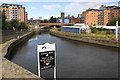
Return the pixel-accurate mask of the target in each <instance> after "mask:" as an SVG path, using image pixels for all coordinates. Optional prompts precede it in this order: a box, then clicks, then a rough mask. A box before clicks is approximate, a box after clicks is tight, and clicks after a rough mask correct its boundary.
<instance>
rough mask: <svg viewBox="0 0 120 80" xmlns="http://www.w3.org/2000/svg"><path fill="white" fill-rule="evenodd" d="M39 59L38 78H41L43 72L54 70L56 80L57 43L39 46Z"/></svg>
mask: <svg viewBox="0 0 120 80" xmlns="http://www.w3.org/2000/svg"><path fill="white" fill-rule="evenodd" d="M37 57H38V76H39V77H40V76H41V75H40V74H41V73H40V71H41V70H46V69H49V68H54V79H55V80H56V50H55V43H53V44H49V43H45V44H43V45H38V46H37Z"/></svg>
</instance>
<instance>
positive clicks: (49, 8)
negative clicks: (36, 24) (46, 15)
mask: <svg viewBox="0 0 120 80" xmlns="http://www.w3.org/2000/svg"><path fill="white" fill-rule="evenodd" d="M43 7H44V8H45V9H48V10H54V9H56V8H60V7H61V5H43Z"/></svg>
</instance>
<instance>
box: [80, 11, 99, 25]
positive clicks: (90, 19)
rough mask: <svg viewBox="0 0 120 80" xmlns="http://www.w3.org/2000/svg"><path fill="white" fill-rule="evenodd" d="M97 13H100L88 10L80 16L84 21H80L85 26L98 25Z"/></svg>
mask: <svg viewBox="0 0 120 80" xmlns="http://www.w3.org/2000/svg"><path fill="white" fill-rule="evenodd" d="M99 13H100V12H99V10H97V9H88V10H86V11H85V12H83V14H82V19H84V20H82V21H84V23H85V24H86V25H98V14H99ZM80 21H81V20H80ZM82 23H83V22H82Z"/></svg>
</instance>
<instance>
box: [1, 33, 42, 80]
mask: <svg viewBox="0 0 120 80" xmlns="http://www.w3.org/2000/svg"><path fill="white" fill-rule="evenodd" d="M33 34H34V32H28V33H25V34H23V35H22V36H20V37H19V38H14V39H11V40H9V41H6V42H5V43H3V44H0V52H1V54H0V56H1V58H2V60H0V63H2V64H1V65H0V67H1V68H0V69H1V70H0V72H1V73H0V74H2V75H1V76H0V77H2V78H3V80H4V79H6V78H7V79H8V78H10V79H14V80H17V79H20V80H28V79H29V78H33V79H34V80H43V79H42V78H39V77H38V76H37V75H35V74H33V73H31V72H30V71H28V70H26V69H24V68H22V67H20V66H18V65H17V64H15V63H13V62H11V61H9V60H8V59H7V58H8V57H10V55H11V53H10V51H11V50H12V49H15V47H17V46H18V45H20V44H21V42H23V41H25V40H27V39H29V38H30V37H31V36H32V35H33ZM6 55H7V58H5V56H6Z"/></svg>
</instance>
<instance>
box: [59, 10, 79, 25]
mask: <svg viewBox="0 0 120 80" xmlns="http://www.w3.org/2000/svg"><path fill="white" fill-rule="evenodd" d="M57 22H58V23H73V24H74V23H79V22H80V20H79V18H78V17H77V18H75V17H74V16H70V15H67V16H66V17H65V14H64V13H63V12H62V13H61V16H60V17H58V18H57Z"/></svg>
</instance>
